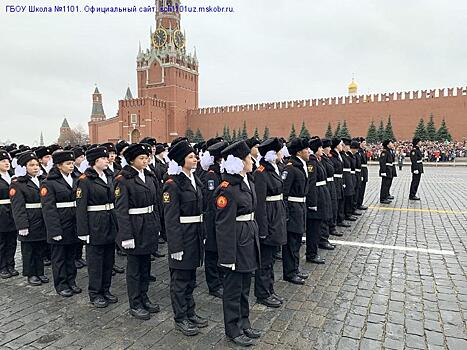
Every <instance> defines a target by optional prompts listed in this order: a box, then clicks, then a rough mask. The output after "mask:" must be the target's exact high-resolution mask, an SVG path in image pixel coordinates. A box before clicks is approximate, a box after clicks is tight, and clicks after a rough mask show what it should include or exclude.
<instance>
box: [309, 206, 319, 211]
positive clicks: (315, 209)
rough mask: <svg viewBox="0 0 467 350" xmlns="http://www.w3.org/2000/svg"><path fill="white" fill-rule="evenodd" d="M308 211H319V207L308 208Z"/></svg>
mask: <svg viewBox="0 0 467 350" xmlns="http://www.w3.org/2000/svg"><path fill="white" fill-rule="evenodd" d="M308 209H310V210H313V211H318V207H308Z"/></svg>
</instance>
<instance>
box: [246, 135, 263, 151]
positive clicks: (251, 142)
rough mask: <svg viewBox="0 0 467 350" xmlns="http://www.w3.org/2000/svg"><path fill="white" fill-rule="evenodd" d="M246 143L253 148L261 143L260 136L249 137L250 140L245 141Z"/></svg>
mask: <svg viewBox="0 0 467 350" xmlns="http://www.w3.org/2000/svg"><path fill="white" fill-rule="evenodd" d="M245 142H246V144H247V145H248V147H250V148H253V147H255V146H256V145H259V144H260V143H261V141H260V140H259V138H257V137H254V136H253V137H251V138H249V139H248V140H246V141H245Z"/></svg>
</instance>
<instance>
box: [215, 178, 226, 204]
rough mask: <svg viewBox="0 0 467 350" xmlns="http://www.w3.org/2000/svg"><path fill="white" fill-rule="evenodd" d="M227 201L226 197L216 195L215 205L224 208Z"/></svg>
mask: <svg viewBox="0 0 467 350" xmlns="http://www.w3.org/2000/svg"><path fill="white" fill-rule="evenodd" d="M225 182H226V181H225ZM228 203H229V201H228V200H227V198H226V197H225V196H219V197H217V200H216V205H217V207H218V208H220V209H224V208H225V207H226V206H227V204H228Z"/></svg>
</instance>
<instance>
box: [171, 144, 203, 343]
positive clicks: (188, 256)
mask: <svg viewBox="0 0 467 350" xmlns="http://www.w3.org/2000/svg"><path fill="white" fill-rule="evenodd" d="M168 157H169V159H170V162H169V168H168V175H169V177H168V179H167V180H166V182H165V185H164V189H163V194H162V198H163V203H164V219H165V223H166V232H167V245H168V252H169V268H170V298H171V301H172V309H173V312H174V320H175V329H177V330H179V331H181V332H182V333H183V334H185V335H188V336H191V335H196V334H198V333H199V328H202V327H207V325H208V320H207V319H205V318H202V317H200V316H198V315H197V314H196V312H195V300H194V299H193V291H194V289H195V287H196V269H197V268H198V267H200V266H201V265H202V262H203V255H204V252H203V240H204V238H205V237H204V232H203V231H204V226H203V215H202V214H203V194H202V186H203V185H202V183H201V181H200V180H199V179H198V178H197V177H196V176H195V174H194V173H193V171H194V170H195V169H196V165H197V163H198V161H197V159H196V154H195V152H194V149H193V148H192V147H191V146H190V145H189V144H188V142H187V141H181V142H178V143H177V144H176V145H175V146H174V147H173V148H172V149H171V150H170V151H169V154H168Z"/></svg>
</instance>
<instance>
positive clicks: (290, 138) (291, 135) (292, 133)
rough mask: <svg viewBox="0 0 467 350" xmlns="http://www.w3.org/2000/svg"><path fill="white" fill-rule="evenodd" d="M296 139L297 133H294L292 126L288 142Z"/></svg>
mask: <svg viewBox="0 0 467 350" xmlns="http://www.w3.org/2000/svg"><path fill="white" fill-rule="evenodd" d="M296 137H297V132H296V131H295V124H292V129H290V134H289V140H292V139H294V138H296Z"/></svg>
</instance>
